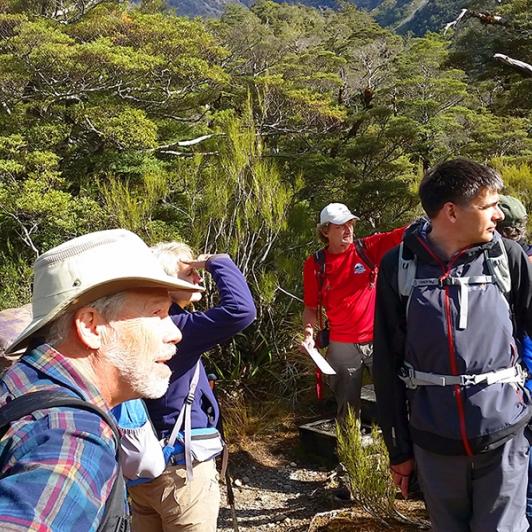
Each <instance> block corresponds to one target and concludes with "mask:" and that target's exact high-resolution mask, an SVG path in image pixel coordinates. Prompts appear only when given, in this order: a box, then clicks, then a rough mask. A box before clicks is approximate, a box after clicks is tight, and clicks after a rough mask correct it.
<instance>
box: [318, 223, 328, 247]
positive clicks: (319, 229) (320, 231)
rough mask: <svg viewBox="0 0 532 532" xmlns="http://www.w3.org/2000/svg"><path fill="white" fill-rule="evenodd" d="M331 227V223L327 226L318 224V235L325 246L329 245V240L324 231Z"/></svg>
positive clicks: (326, 224)
mask: <svg viewBox="0 0 532 532" xmlns="http://www.w3.org/2000/svg"><path fill="white" fill-rule="evenodd" d="M328 227H329V222H327V223H325V224H318V225H317V226H316V235H317V237H318V238H319V240H320V241H321V242H323V243H324V244H329V239H328V238H327V237H326V236H325V235H324V234H323V230H324V229H327V228H328Z"/></svg>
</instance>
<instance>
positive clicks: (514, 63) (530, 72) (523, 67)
mask: <svg viewBox="0 0 532 532" xmlns="http://www.w3.org/2000/svg"><path fill="white" fill-rule="evenodd" d="M493 59H496V60H497V61H500V62H501V63H504V64H505V65H510V66H511V67H514V68H517V69H518V70H519V71H520V72H523V73H525V74H526V75H527V76H532V65H530V64H528V63H525V62H524V61H519V60H518V59H512V58H511V57H508V56H507V55H504V54H495V55H494V56H493Z"/></svg>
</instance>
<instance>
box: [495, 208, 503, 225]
mask: <svg viewBox="0 0 532 532" xmlns="http://www.w3.org/2000/svg"><path fill="white" fill-rule="evenodd" d="M494 218H495V220H497V221H498V222H501V221H502V220H504V212H502V209H501V208H500V207H499V206H498V205H497V208H496V209H495V216H494Z"/></svg>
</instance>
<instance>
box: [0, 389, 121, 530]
mask: <svg viewBox="0 0 532 532" xmlns="http://www.w3.org/2000/svg"><path fill="white" fill-rule="evenodd" d="M58 406H72V407H75V408H80V409H83V410H88V411H90V412H94V413H95V414H98V415H99V416H100V417H101V418H102V419H103V420H104V421H105V422H106V423H107V424H108V425H109V427H111V429H112V431H113V434H114V437H115V441H116V449H117V462H118V448H119V445H118V444H119V441H120V433H119V431H118V427H117V426H116V423H115V422H114V421H113V419H112V418H111V417H110V416H109V414H107V413H106V412H104V411H103V410H102V409H101V408H98V407H97V406H96V405H93V404H91V403H88V402H87V401H83V400H81V399H76V398H75V397H72V396H70V395H67V394H64V393H61V392H54V391H50V390H42V391H38V392H31V393H28V394H25V395H21V396H20V397H16V398H15V399H13V400H12V401H10V402H8V403H6V404H5V405H4V406H3V407H1V408H0V437H2V436H3V435H4V434H5V432H6V431H7V429H8V426H9V424H10V423H12V422H13V421H16V420H18V419H20V418H22V417H24V416H27V415H29V414H31V413H33V412H34V411H35V410H43V409H46V408H54V407H58ZM125 500H126V486H125V483H124V477H123V476H122V471H121V470H120V466H119V470H118V474H117V477H116V480H115V483H114V485H113V488H112V489H111V493H110V495H109V498H108V499H107V502H106V504H105V511H104V514H103V517H102V520H101V522H100V526H99V527H98V532H128V531H129V530H130V526H129V516H128V515H125V514H124V505H125Z"/></svg>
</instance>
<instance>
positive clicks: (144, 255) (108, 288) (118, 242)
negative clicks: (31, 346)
mask: <svg viewBox="0 0 532 532" xmlns="http://www.w3.org/2000/svg"><path fill="white" fill-rule="evenodd" d="M33 274H34V276H33V294H32V299H31V304H32V320H31V322H30V323H29V325H28V326H27V327H26V328H25V329H24V330H23V331H22V332H21V333H20V334H19V335H18V337H17V338H15V340H13V343H12V344H11V345H9V346H8V347H7V349H6V354H9V353H13V352H15V351H18V350H19V349H21V348H22V347H25V346H26V345H27V343H28V341H29V339H30V338H31V336H33V335H35V333H37V332H38V331H39V330H40V329H42V328H43V327H44V326H45V325H47V324H48V323H50V322H52V321H53V320H54V319H55V318H57V317H58V316H59V315H60V314H62V313H63V312H64V311H65V310H67V309H69V308H75V307H79V306H81V305H84V304H87V303H90V302H91V301H95V300H96V299H98V298H100V297H103V296H108V295H112V294H116V293H118V292H121V291H123V290H127V289H133V288H150V287H154V288H157V287H161V288H168V289H169V290H194V291H200V290H204V288H202V287H201V286H198V285H194V284H191V283H187V282H186V281H182V280H180V279H177V278H175V277H171V276H169V275H166V273H165V272H164V270H163V269H162V266H161V265H160V264H159V262H158V261H157V259H156V258H155V256H154V255H153V253H152V252H151V250H150V248H149V247H148V246H147V245H146V244H145V243H144V242H143V241H142V240H141V239H140V238H139V237H138V236H137V235H135V234H134V233H132V232H131V231H126V230H125V229H111V230H108V231H97V232H95V233H89V234H87V235H83V236H80V237H78V238H74V239H73V240H69V241H68V242H65V243H63V244H61V245H59V246H57V247H55V248H53V249H50V250H49V251H47V252H46V253H43V254H42V255H41V256H40V257H39V258H38V259H37V260H36V261H35V264H34V265H33Z"/></svg>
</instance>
